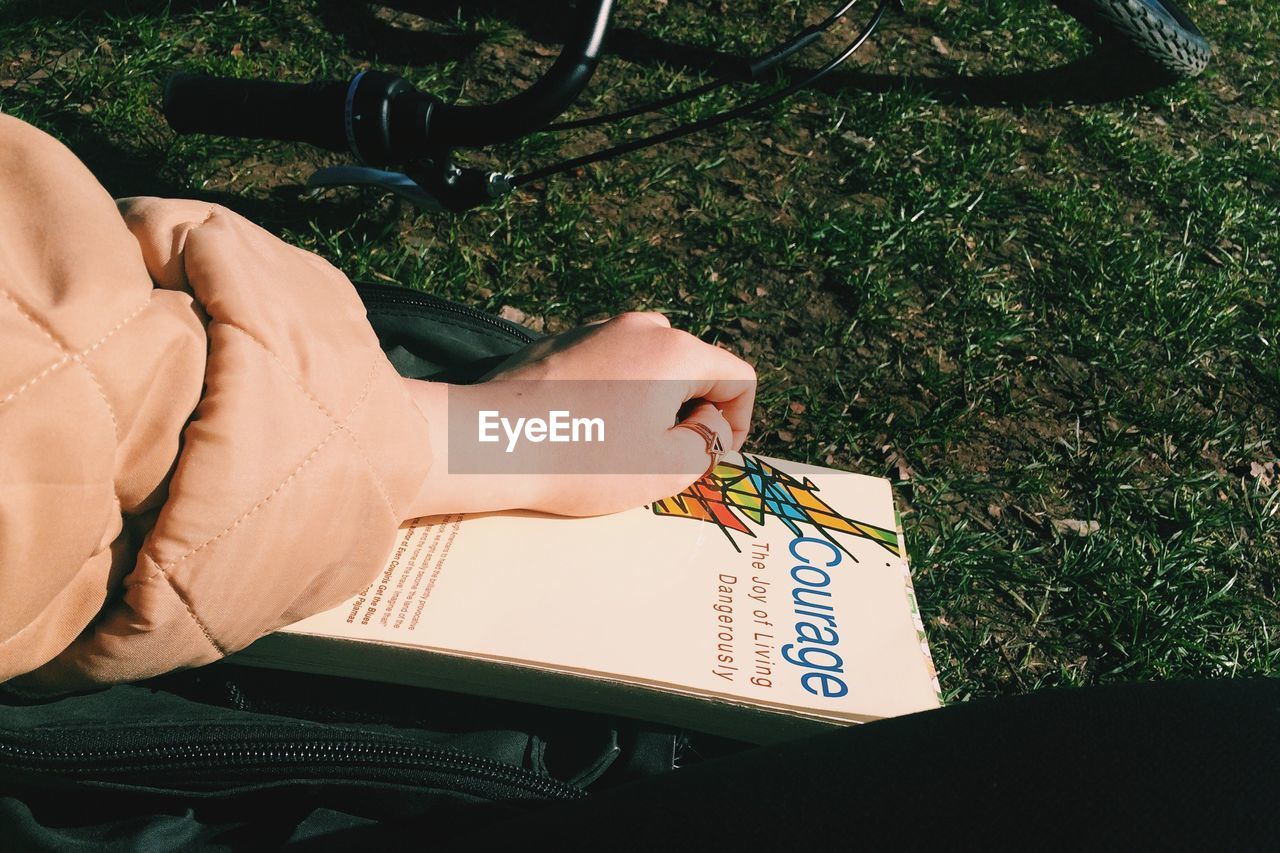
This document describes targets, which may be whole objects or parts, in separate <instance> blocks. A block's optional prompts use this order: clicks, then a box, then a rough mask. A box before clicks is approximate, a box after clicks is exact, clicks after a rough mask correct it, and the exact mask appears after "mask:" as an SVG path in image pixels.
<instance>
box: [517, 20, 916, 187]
mask: <svg viewBox="0 0 1280 853" xmlns="http://www.w3.org/2000/svg"><path fill="white" fill-rule="evenodd" d="M856 2H857V0H853V2H852V3H849V4H847V6H846V7H845V8H843V9H841V10H840V12H839V13H837V14H835V15H833V16H831V17H830V18H829V19H828V21H826V22H824V24H825V25H826V26H827V27H829V26H831V24H833V23H835V21H836V20H838V19H839V17H841V16H842V15H843V14H844V13H845V12H847V11H848V9H849V8H851V7H852V6H853V5H854V4H855V3H856ZM891 2H893V0H880V3H879V5H878V6H877V7H876V11H875V14H874V15H872V16H871V19H870V21H869V22H868V23H867V24H866V26H865V27H864V28H863V29H862V31H861V32H860V33H859V34H858V37H857V38H856V39H854V40H853V41H852V42H851V43H850V44H849V45H848V46H847V47H846V48H845V49H844V50H843V51H842V52H841V53H839V54H838V55H837V56H835V57H834V58H832V59H830V60H829V61H828V62H827V63H826V64H825V65H823V66H822V67H821V68H819V69H818V70H817V71H815V72H813V73H812V74H810V75H809V76H807V77H805V78H804V79H802V80H800V81H798V82H796V83H792V84H790V85H788V86H785V87H783V88H781V89H778V90H776V91H774V92H771V93H770V94H768V95H764V96H762V97H760V98H757V99H756V100H754V101H752V102H750V103H747V104H743V105H741V106H737V107H733V108H731V109H728V110H724V111H723V112H719V113H716V114H715V115H713V116H708V117H707V118H704V119H699V120H697V121H692V122H688V123H686V124H682V125H680V126H678V127H674V128H671V129H670V130H666V131H663V132H661V133H655V134H652V135H650V136H646V137H644V138H642V139H636V140H633V141H631V142H624V143H621V144H619V145H614V146H611V147H609V148H603V149H601V150H599V151H596V152H593V153H591V154H584V155H582V156H580V157H574V158H571V159H568V160H562V161H560V162H559V163H553V164H552V165H550V166H544V167H542V168H540V169H535V170H533V171H531V172H527V173H525V174H521V175H504V176H501V179H502V180H501V181H500V185H499V186H495V187H494V189H495V190H497V191H498V192H501V191H502V190H507V191H509V190H511V189H516V188H518V187H522V186H525V185H526V184H529V183H532V182H534V181H538V180H541V179H543V178H546V177H550V176H551V175H557V174H560V173H562V172H568V171H571V170H573V169H577V168H580V167H582V166H587V165H590V164H591V163H599V162H601V161H602V160H611V159H613V158H614V157H620V156H622V155H623V154H629V153H631V152H633V151H639V150H641V149H644V148H650V147H652V146H654V145H661V144H662V143H664V142H670V141H672V140H673V139H679V138H680V137H682V136H688V135H689V134H692V133H697V132H699V131H702V130H707V129H709V128H712V127H718V126H719V125H722V124H725V123H727V122H730V121H733V120H734V119H738V118H742V117H744V116H747V115H750V114H751V113H754V112H756V111H757V110H761V109H763V108H765V107H768V106H772V105H773V104H776V103H778V102H779V101H782V100H785V99H786V98H789V97H790V96H791V95H794V94H795V93H796V92H799V91H800V90H802V89H806V88H808V87H810V86H812V85H813V84H814V83H816V82H818V81H819V80H821V79H822V78H823V77H826V76H827V75H828V74H830V73H831V72H832V71H834V70H835V69H836V68H838V67H839V66H840V65H842V64H843V63H844V62H845V61H846V60H848V59H849V57H851V56H853V54H854V53H855V52H857V50H858V48H860V47H862V45H863V44H864V43H865V42H866V41H867V39H868V38H870V37H871V34H872V33H873V32H875V29H876V27H877V26H878V25H879V23H880V19H881V18H882V17H884V12H885V10H886V9H887V8H888V6H889V4H890V3H891ZM821 26H823V25H815V27H814V28H810V29H808V30H805V31H804V33H801V34H800V35H798V36H796V38H794V39H792V41H791V42H788V43H787V44H786V45H783V46H781V47H779V48H778V49H777V50H776V51H774V52H772V53H770V54H768V55H766V56H765V57H762V59H761V60H760V61H761V62H767V63H768V65H767V66H766V67H771V66H772V65H774V64H776V63H777V62H779V61H781V60H782V59H784V58H786V56H790V55H791V54H793V53H795V52H796V51H797V50H799V49H800V48H802V47H804V46H806V45H808V44H810V43H812V42H813V41H814V40H815V39H816V38H817V37H818V36H819V35H821V34H822V32H825V29H822V30H817V31H816V32H814V33H811V32H810V31H811V30H814V29H816V28H817V27H821ZM793 45H794V46H793ZM775 55H776V56H777V58H774V57H775ZM707 85H710V84H707ZM695 91H696V90H695ZM708 91H710V89H708ZM677 102H678V101H677ZM648 111H649V110H647V109H646V110H643V112H648ZM622 112H624V113H626V112H628V111H625V110H624V111H622ZM635 114H637V115H638V114H639V113H635ZM619 117H625V116H619ZM602 118H603V117H602ZM552 129H554V126H553V128H552ZM494 177H497V176H494Z"/></svg>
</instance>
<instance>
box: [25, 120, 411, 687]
mask: <svg viewBox="0 0 1280 853" xmlns="http://www.w3.org/2000/svg"><path fill="white" fill-rule="evenodd" d="M427 441H428V436H427V424H426V423H425V422H424V421H423V420H422V418H421V416H420V415H419V414H418V412H417V409H416V408H415V407H414V405H413V403H412V402H411V401H410V400H409V398H408V396H407V394H406V392H405V390H404V387H403V384H402V382H401V380H400V379H399V377H397V376H396V374H395V372H394V370H393V369H392V368H391V366H390V364H389V363H388V362H387V361H386V359H385V358H384V357H383V355H382V353H381V351H380V350H379V348H378V346H377V341H376V340H375V338H374V336H373V333H372V331H371V330H370V328H369V325H368V322H367V321H366V319H365V316H364V311H363V308H362V306H361V304H360V301H359V299H358V298H357V297H356V295H355V293H354V291H353V289H352V288H351V285H350V283H349V282H348V281H347V279H346V278H345V277H344V276H343V275H342V274H341V273H340V272H338V271H337V270H336V269H334V268H333V267H332V266H330V265H329V264H328V263H326V262H325V261H323V260H321V259H320V258H318V257H316V256H314V255H311V254H309V253H307V252H304V251H302V250H300V249H296V248H294V247H291V246H288V245H287V244H285V243H283V242H281V241H280V240H278V239H277V238H276V237H274V236H273V235H271V234H269V233H268V232H266V231H264V230H262V229H260V228H258V227H257V226H255V225H253V224H251V223H250V222H248V221H247V220H245V219H243V218H242V217H240V216H238V215H236V214H234V213H232V212H230V211H228V210H225V209H223V208H220V207H217V206H214V205H209V204H206V203H203V202H192V201H166V200H160V199H134V200H128V201H126V202H123V203H121V204H120V205H119V207H117V204H116V203H115V202H113V201H112V200H111V199H110V198H109V197H108V195H107V193H106V192H105V191H104V190H103V189H102V187H101V186H99V185H98V183H97V182H96V180H94V178H93V177H92V175H90V174H89V172H88V171H87V170H86V169H85V168H84V166H83V165H82V164H81V163H80V162H79V161H78V160H77V159H76V158H75V156H74V155H72V154H71V152H69V151H68V150H67V149H66V148H65V147H63V146H62V145H61V144H59V143H58V142H56V141H55V140H53V139H51V138H50V137H48V136H47V135H45V134H43V133H42V132H40V131H38V130H36V129H34V128H32V127H30V126H29V125H26V124H24V123H22V122H20V121H18V120H16V119H13V118H10V117H5V116H3V115H0V682H2V681H5V680H7V679H11V678H14V677H15V676H20V675H23V674H25V675H23V677H22V678H21V679H18V680H16V681H15V682H14V683H15V684H20V685H22V686H24V687H27V688H34V689H55V690H57V689H71V688H77V687H82V686H87V685H90V684H98V683H109V682H116V681H124V680H131V679H136V678H142V677H146V676H150V675H154V674H158V673H161V672H165V671H168V670H170V669H174V668H178V667H183V666H192V665H197V664H201V663H206V662H209V661H212V660H215V659H217V658H219V657H221V656H222V655H224V654H227V653H229V652H231V651H234V650H237V649H240V648H242V647H244V646H246V645H248V644H249V643H250V642H252V641H253V640H254V639H256V638H257V637H258V636H261V635H262V634H264V633H266V632H268V631H270V630H272V629H274V628H276V627H279V626H281V625H284V624H287V623H289V622H292V621H295V620H297V619H299V618H302V617H303V616H306V615H308V614H310V613H313V612H317V611H319V610H321V609H324V608H327V607H330V606H333V605H335V604H337V603H339V602H340V601H342V600H343V599H344V598H345V597H347V596H350V595H351V594H353V593H354V592H356V591H358V590H359V589H360V588H362V587H363V586H364V585H365V584H367V583H368V581H369V580H370V579H371V577H372V576H373V575H374V574H375V573H376V572H377V570H378V568H379V566H380V565H381V562H382V560H383V559H384V558H385V555H386V553H387V551H388V549H389V547H390V544H391V542H392V539H393V537H394V535H395V529H396V527H397V526H398V525H399V524H400V523H401V521H402V520H403V519H402V512H401V507H402V506H404V505H405V503H406V502H407V501H408V500H409V499H410V498H411V497H412V496H413V495H414V494H415V493H416V492H417V490H418V488H419V486H420V485H421V483H422V480H423V478H424V476H425V474H426V465H427V460H428V459H429V454H428V452H427Z"/></svg>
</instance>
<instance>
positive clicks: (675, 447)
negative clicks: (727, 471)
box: [667, 403, 734, 491]
mask: <svg viewBox="0 0 1280 853" xmlns="http://www.w3.org/2000/svg"><path fill="white" fill-rule="evenodd" d="M691 424H699V425H701V426H704V427H706V428H707V429H709V430H711V431H712V432H713V433H715V435H716V436H717V437H718V438H719V439H720V446H721V447H722V448H723V449H724V450H729V449H730V446H731V442H732V441H733V440H734V434H733V427H732V426H731V425H730V424H729V421H728V420H727V419H726V418H725V416H724V414H723V413H721V411H720V410H719V409H718V408H716V407H715V406H714V405H712V404H711V403H702V404H700V405H698V406H696V407H694V409H693V411H691V412H689V414H688V416H687V417H686V418H685V419H684V420H682V421H681V422H680V423H679V424H676V425H675V426H673V427H671V428H670V429H669V430H667V437H668V438H669V439H670V440H671V442H672V452H673V453H674V454H675V455H676V457H677V458H678V460H679V466H678V470H679V471H681V472H682V474H683V473H684V472H690V473H692V475H693V476H692V477H691V478H690V479H689V480H688V482H686V483H684V485H683V486H681V487H680V489H683V488H684V487H685V486H688V485H689V483H691V482H693V480H695V479H697V478H698V477H700V476H702V474H703V473H705V472H706V471H707V470H708V469H709V468H710V467H711V463H712V461H713V456H712V454H711V452H710V450H709V448H708V447H707V440H706V438H705V437H703V435H702V434H701V433H700V432H699V431H698V430H694V429H689V428H688V425H691ZM716 461H718V460H716ZM680 489H677V490H676V491H679V490H680Z"/></svg>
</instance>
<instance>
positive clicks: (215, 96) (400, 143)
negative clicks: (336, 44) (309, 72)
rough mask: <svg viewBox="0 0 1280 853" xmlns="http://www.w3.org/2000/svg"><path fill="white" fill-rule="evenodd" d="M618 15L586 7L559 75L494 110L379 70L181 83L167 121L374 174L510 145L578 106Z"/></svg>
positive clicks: (550, 74)
mask: <svg viewBox="0 0 1280 853" xmlns="http://www.w3.org/2000/svg"><path fill="white" fill-rule="evenodd" d="M612 11H613V0H581V2H579V3H578V4H577V6H576V7H575V12H576V13H577V19H576V21H575V24H574V31H573V33H572V34H571V36H570V37H569V39H568V40H567V41H566V42H565V46H564V49H563V50H562V51H561V52H560V55H559V56H558V57H557V58H556V61H555V62H554V63H553V64H552V66H551V68H550V69H548V70H547V72H546V73H545V74H544V75H543V76H542V78H541V79H539V80H538V81H537V82H536V83H534V84H533V85H532V86H530V87H529V88H528V89H525V90H524V91H522V92H520V93H518V94H516V95H514V96H513V97H511V98H508V99H506V100H504V101H501V102H499V103H496V104H487V105H480V106H456V105H451V104H445V103H443V102H442V101H440V99H438V98H436V97H434V96H432V95H428V94H425V93H423V92H419V91H418V90H416V89H415V88H413V86H412V85H410V84H409V82H408V81H406V80H404V79H402V78H400V77H395V76H393V75H390V74H386V73H384V72H381V71H364V72H361V73H360V74H357V75H356V76H355V77H354V78H352V79H351V80H350V81H341V80H333V81H316V82H314V83H307V84H295V83H273V82H270V81H266V80H239V79H233V78H226V77H205V76H199V75H192V74H175V75H173V76H172V77H170V78H169V80H168V82H167V83H166V85H165V92H164V115H165V118H166V119H167V120H168V122H169V126H170V127H172V128H173V129H174V130H175V131H177V132H178V133H208V134H214V135H219V136H240V137H249V138H254V139H279V140H284V141H290V142H306V143H309V144H311V145H316V146H319V147H321V148H327V149H329V150H331V151H350V152H351V153H352V154H354V155H355V156H356V157H357V158H359V159H360V160H362V161H364V162H366V163H371V164H376V165H385V164H392V163H405V162H409V161H412V160H414V159H417V158H420V157H422V156H424V155H426V154H427V153H429V152H430V151H431V150H433V149H436V148H450V147H453V146H468V147H479V146H483V145H490V144H493V143H496V142H505V141H507V140H511V139H517V138H519V137H521V136H524V135H526V134H529V133H532V132H534V131H536V130H540V129H542V128H543V127H545V126H546V125H547V124H549V123H551V121H552V120H554V119H555V118H556V116H558V115H560V113H562V112H564V110H565V109H566V108H567V107H568V106H569V105H570V104H572V103H573V102H574V100H576V99H577V97H578V95H579V94H580V93H581V92H582V90H583V88H585V87H586V85H587V83H588V81H590V79H591V76H592V74H593V73H594V72H595V68H596V64H597V63H598V62H599V59H600V51H601V47H602V46H603V43H604V35H605V31H606V29H607V27H608V23H609V17H610V15H611V13H612Z"/></svg>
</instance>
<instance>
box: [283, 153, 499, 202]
mask: <svg viewBox="0 0 1280 853" xmlns="http://www.w3.org/2000/svg"><path fill="white" fill-rule="evenodd" d="M307 187H308V188H310V189H312V190H313V191H315V192H316V193H319V191H320V190H322V189H325V188H327V187H373V188H375V189H379V190H383V191H384V192H389V193H394V194H395V195H398V196H400V197H401V198H403V199H405V200H406V201H408V202H410V203H412V204H414V205H417V206H418V207H420V208H422V209H424V210H435V211H445V210H447V211H451V212H453V213H462V212H463V211H467V210H470V209H471V208H473V207H479V206H480V205H482V204H488V203H489V202H491V201H493V200H495V199H498V198H501V197H502V196H504V195H506V194H507V193H509V192H511V190H512V189H514V187H513V186H512V184H511V175H508V174H505V173H503V172H486V171H483V170H481V169H470V168H459V167H458V166H454V165H452V164H447V165H446V166H445V167H444V168H443V169H441V168H439V167H428V168H425V169H421V170H416V171H415V172H414V174H412V175H406V174H403V173H401V172H388V171H386V170H383V169H372V168H370V167H368V166H329V167H327V168H324V169H320V170H318V171H316V172H314V173H312V175H311V177H309V178H307Z"/></svg>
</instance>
